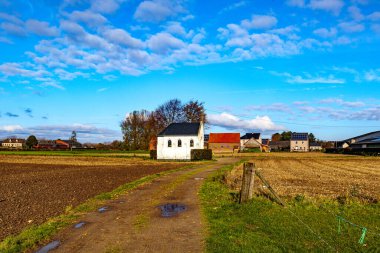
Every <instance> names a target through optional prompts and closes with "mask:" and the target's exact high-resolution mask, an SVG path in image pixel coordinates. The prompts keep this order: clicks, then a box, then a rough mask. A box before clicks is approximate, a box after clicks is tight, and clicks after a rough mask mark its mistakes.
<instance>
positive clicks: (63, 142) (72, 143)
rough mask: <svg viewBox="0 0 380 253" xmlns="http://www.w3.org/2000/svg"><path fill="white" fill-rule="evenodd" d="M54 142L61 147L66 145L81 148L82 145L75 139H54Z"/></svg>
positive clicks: (70, 147) (69, 147) (71, 147)
mask: <svg viewBox="0 0 380 253" xmlns="http://www.w3.org/2000/svg"><path fill="white" fill-rule="evenodd" d="M55 143H56V144H57V145H61V146H62V147H64V146H65V147H67V148H68V149H76V148H83V145H82V144H81V143H80V142H78V141H75V140H60V139H58V140H56V141H55Z"/></svg>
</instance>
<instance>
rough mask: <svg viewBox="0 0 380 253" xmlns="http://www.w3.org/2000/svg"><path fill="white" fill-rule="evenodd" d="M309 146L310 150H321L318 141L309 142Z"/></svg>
mask: <svg viewBox="0 0 380 253" xmlns="http://www.w3.org/2000/svg"><path fill="white" fill-rule="evenodd" d="M309 148H310V151H321V150H322V145H321V144H320V143H318V142H311V143H310V147H309Z"/></svg>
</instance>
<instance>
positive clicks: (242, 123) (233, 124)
mask: <svg viewBox="0 0 380 253" xmlns="http://www.w3.org/2000/svg"><path fill="white" fill-rule="evenodd" d="M208 120H209V123H210V124H211V125H213V126H220V127H224V128H226V129H236V130H245V131H251V132H252V131H257V130H258V131H264V132H265V131H279V130H284V129H285V127H283V126H280V125H276V124H275V123H274V122H273V121H272V120H271V119H270V118H269V117H268V116H256V117H255V118H254V119H251V120H245V119H244V120H243V119H240V118H239V117H237V116H234V115H232V114H229V113H225V112H223V113H221V114H210V115H208Z"/></svg>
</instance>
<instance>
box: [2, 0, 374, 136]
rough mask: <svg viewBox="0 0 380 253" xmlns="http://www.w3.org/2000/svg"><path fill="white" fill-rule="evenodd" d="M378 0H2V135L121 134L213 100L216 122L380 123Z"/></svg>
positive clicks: (267, 127) (321, 132) (344, 131)
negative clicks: (164, 113) (151, 115)
mask: <svg viewBox="0 0 380 253" xmlns="http://www.w3.org/2000/svg"><path fill="white" fill-rule="evenodd" d="M379 49H380V2H379V1H371V0H351V1H348V0H347V1H342V0H289V1H247V0H246V1H245V0H243V1H226V0H221V1H195V0H188V1H186V0H177V1H176V0H150V1H133V0H63V1H52V0H49V1H48V0H44V1H43V0H34V1H27V0H19V1H17V0H16V1H11V0H0V52H1V53H0V98H1V99H0V138H4V137H7V136H11V135H17V136H20V137H24V136H28V135H29V134H35V135H36V136H37V137H38V138H43V137H45V138H68V137H69V136H70V134H71V131H72V130H76V131H77V133H78V139H79V140H80V141H83V142H105V141H112V140H114V139H121V138H122V137H121V132H120V128H119V123H120V122H121V121H122V120H123V118H124V117H125V115H126V114H127V113H129V112H131V111H133V110H139V109H147V110H154V109H155V108H156V107H157V106H158V105H159V104H161V103H163V102H165V101H167V100H169V99H171V98H179V99H181V100H182V101H183V102H186V101H188V100H190V99H197V100H200V101H203V102H205V106H206V109H207V113H208V117H209V121H210V127H209V129H208V131H213V132H223V131H238V132H241V133H244V132H257V131H259V132H262V133H263V134H264V135H265V136H269V135H270V134H272V133H274V132H278V131H283V130H292V131H302V132H313V133H314V134H315V135H316V136H317V137H318V138H320V139H325V140H339V139H344V138H348V137H351V136H355V135H359V134H362V133H366V132H369V131H375V130H379V129H380V64H379V58H380V50H379Z"/></svg>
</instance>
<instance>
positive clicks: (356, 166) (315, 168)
mask: <svg viewBox="0 0 380 253" xmlns="http://www.w3.org/2000/svg"><path fill="white" fill-rule="evenodd" d="M249 159H250V160H251V161H252V162H254V163H255V165H256V168H257V169H258V170H260V171H261V174H262V175H263V176H264V177H265V179H267V180H268V181H269V182H270V184H271V186H272V187H273V188H274V189H275V190H276V192H277V193H278V194H279V195H281V196H291V197H295V196H297V195H304V196H309V197H317V198H318V197H321V198H326V197H327V198H337V197H339V196H341V197H342V196H350V195H351V196H355V195H356V196H357V197H361V198H363V199H367V200H369V201H376V200H377V201H378V200H380V184H379V182H380V157H364V156H348V155H330V154H323V153H270V154H259V155H254V156H253V157H250V158H249ZM241 175H242V168H238V169H235V170H233V171H232V172H231V173H230V175H229V176H228V179H227V180H228V181H229V184H230V185H232V186H233V187H235V188H238V187H239V186H240V185H241ZM256 182H257V183H256V184H255V185H256V189H255V190H256V191H257V192H261V191H262V190H265V189H264V188H263V185H262V184H261V182H260V180H257V181H256Z"/></svg>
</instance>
